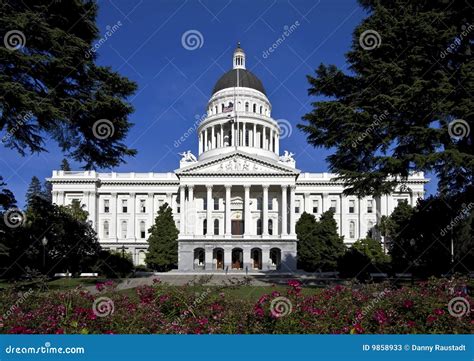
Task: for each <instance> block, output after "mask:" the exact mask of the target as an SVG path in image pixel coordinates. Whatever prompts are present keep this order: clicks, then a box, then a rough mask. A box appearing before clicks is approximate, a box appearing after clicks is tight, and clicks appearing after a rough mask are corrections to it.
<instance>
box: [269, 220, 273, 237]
mask: <svg viewBox="0 0 474 361" xmlns="http://www.w3.org/2000/svg"><path fill="white" fill-rule="evenodd" d="M268 234H269V235H270V236H271V235H272V234H273V220H271V219H269V220H268Z"/></svg>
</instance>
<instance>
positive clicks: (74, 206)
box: [60, 199, 89, 222]
mask: <svg viewBox="0 0 474 361" xmlns="http://www.w3.org/2000/svg"><path fill="white" fill-rule="evenodd" d="M84 207H85V206H84V205H83V204H81V202H79V201H78V200H77V199H73V201H72V202H71V204H69V205H67V206H60V208H61V210H62V211H63V212H65V213H68V214H70V215H71V216H72V217H73V218H74V219H76V220H78V221H79V222H85V221H87V217H89V212H87V211H86V210H84Z"/></svg>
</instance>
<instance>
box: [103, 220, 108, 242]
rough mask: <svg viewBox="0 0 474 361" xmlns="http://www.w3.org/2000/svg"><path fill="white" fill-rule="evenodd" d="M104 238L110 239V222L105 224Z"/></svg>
mask: <svg viewBox="0 0 474 361" xmlns="http://www.w3.org/2000/svg"><path fill="white" fill-rule="evenodd" d="M104 238H109V221H105V222H104Z"/></svg>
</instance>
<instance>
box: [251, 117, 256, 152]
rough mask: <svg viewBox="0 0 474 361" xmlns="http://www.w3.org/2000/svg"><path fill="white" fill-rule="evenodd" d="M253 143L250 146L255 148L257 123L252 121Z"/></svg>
mask: <svg viewBox="0 0 474 361" xmlns="http://www.w3.org/2000/svg"><path fill="white" fill-rule="evenodd" d="M252 136H253V144H252V147H254V148H256V147H257V124H256V123H253V134H252Z"/></svg>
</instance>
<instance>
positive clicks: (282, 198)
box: [281, 184, 288, 236]
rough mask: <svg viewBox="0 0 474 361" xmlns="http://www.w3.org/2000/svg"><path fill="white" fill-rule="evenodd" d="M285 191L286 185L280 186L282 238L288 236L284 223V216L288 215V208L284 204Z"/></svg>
mask: <svg viewBox="0 0 474 361" xmlns="http://www.w3.org/2000/svg"><path fill="white" fill-rule="evenodd" d="M287 189H288V186H287V185H286V184H283V185H282V186H281V235H282V236H286V235H288V223H287V221H286V216H287V214H288V206H287V204H286V201H287Z"/></svg>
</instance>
